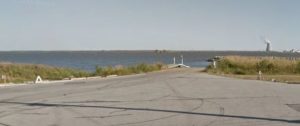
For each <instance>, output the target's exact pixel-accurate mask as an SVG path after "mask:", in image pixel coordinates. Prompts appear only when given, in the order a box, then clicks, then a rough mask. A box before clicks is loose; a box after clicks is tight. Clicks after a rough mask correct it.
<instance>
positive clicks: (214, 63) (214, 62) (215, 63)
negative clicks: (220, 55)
mask: <svg viewBox="0 0 300 126" xmlns="http://www.w3.org/2000/svg"><path fill="white" fill-rule="evenodd" d="M213 65H214V68H215V69H216V68H217V62H216V60H215V59H213Z"/></svg>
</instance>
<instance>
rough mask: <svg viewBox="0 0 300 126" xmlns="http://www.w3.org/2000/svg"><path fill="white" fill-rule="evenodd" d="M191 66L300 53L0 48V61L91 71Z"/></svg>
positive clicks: (292, 55) (293, 55) (291, 55)
mask: <svg viewBox="0 0 300 126" xmlns="http://www.w3.org/2000/svg"><path fill="white" fill-rule="evenodd" d="M180 55H183V56H184V64H186V65H189V66H192V67H205V66H207V65H208V64H209V63H208V62H206V60H207V59H209V58H211V57H214V56H225V55H247V56H284V57H300V54H287V53H276V52H275V53H265V52H238V51H182V52H180V51H176V52H165V53H155V52H154V51H49V52H45V51H25V52H20V51H18V52H0V61H1V62H13V63H34V64H47V65H52V66H59V67H69V68H77V69H83V70H88V71H93V70H94V69H95V66H97V65H99V66H115V65H123V66H128V65H134V64H139V63H156V62H162V63H165V64H169V63H172V62H173V57H176V59H177V61H178V62H179V61H180Z"/></svg>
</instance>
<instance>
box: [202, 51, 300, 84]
mask: <svg viewBox="0 0 300 126" xmlns="http://www.w3.org/2000/svg"><path fill="white" fill-rule="evenodd" d="M206 71H207V72H208V73H213V74H219V75H225V76H233V77H238V78H247V79H258V76H259V71H260V73H261V74H262V75H261V76H262V78H261V79H262V80H272V81H280V82H289V81H297V82H300V60H297V59H288V58H284V57H250V56H225V57H223V58H221V59H219V60H218V61H217V63H216V67H214V66H213V64H211V65H209V66H208V67H207V68H206Z"/></svg>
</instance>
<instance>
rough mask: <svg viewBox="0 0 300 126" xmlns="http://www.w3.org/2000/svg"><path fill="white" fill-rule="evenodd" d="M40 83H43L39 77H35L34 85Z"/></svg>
mask: <svg viewBox="0 0 300 126" xmlns="http://www.w3.org/2000/svg"><path fill="white" fill-rule="evenodd" d="M42 82H43V80H42V78H41V76H37V77H36V79H35V82H34V83H36V84H38V83H42Z"/></svg>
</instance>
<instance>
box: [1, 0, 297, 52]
mask: <svg viewBox="0 0 300 126" xmlns="http://www.w3.org/2000/svg"><path fill="white" fill-rule="evenodd" d="M299 6H300V0H0V51H11V50H155V49H166V50H248V51H252V50H253V51H257V50H264V49H265V45H264V43H263V40H262V39H261V38H262V37H267V38H268V39H270V40H271V42H272V48H273V50H285V49H292V48H299V49H300V35H299V33H300V24H299V22H300V16H299V14H300V7H299Z"/></svg>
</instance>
